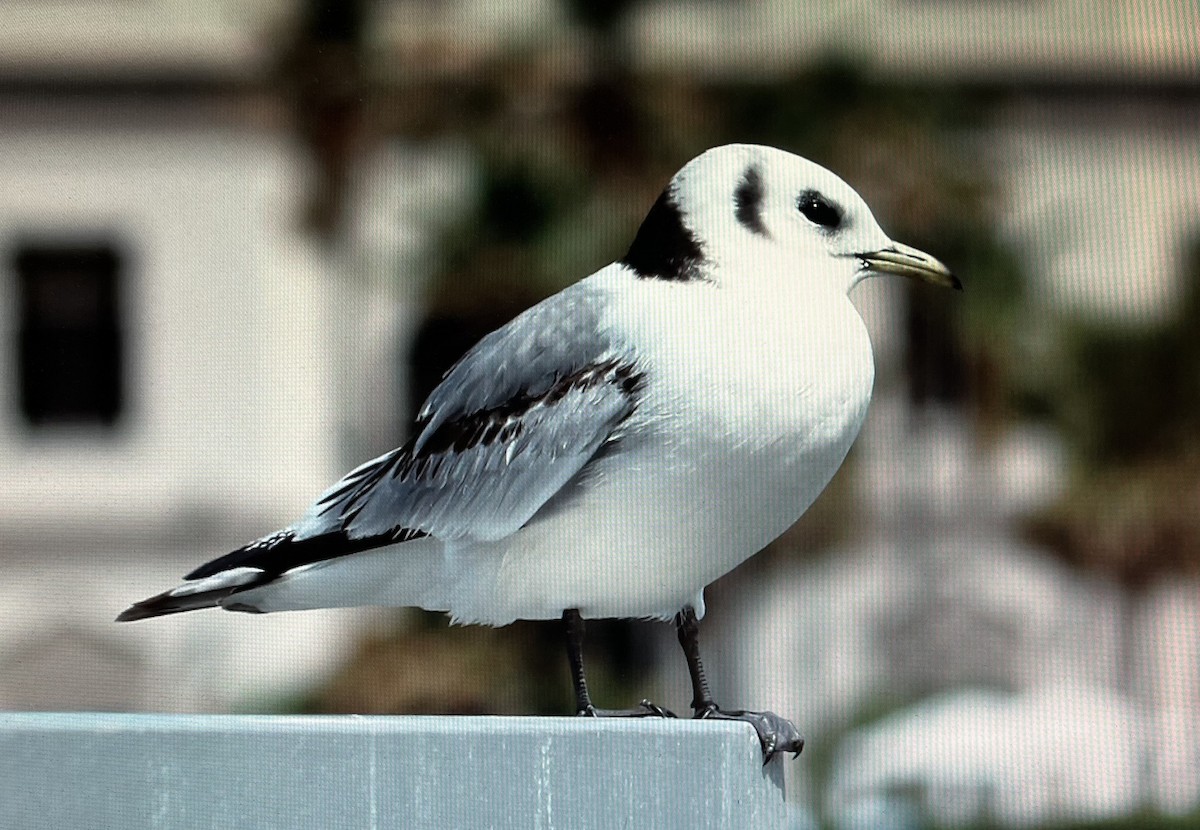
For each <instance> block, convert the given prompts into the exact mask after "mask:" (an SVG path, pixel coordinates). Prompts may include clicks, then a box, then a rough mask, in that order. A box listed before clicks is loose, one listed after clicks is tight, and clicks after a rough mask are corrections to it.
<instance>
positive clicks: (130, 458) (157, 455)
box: [0, 119, 341, 531]
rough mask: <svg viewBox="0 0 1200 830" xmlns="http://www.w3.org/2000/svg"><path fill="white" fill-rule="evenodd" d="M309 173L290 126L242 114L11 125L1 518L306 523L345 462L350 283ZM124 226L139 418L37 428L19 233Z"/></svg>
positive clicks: (32, 524)
mask: <svg viewBox="0 0 1200 830" xmlns="http://www.w3.org/2000/svg"><path fill="white" fill-rule="evenodd" d="M298 167H299V161H298V159H297V158H296V154H295V152H294V151H293V150H292V149H291V148H290V147H289V146H288V145H287V144H286V143H285V142H284V141H283V140H282V138H281V137H280V136H275V135H271V134H269V133H265V132H256V131H251V130H249V129H247V128H239V127H229V128H223V129H216V128H210V127H200V128H197V127H190V128H187V129H180V130H169V129H166V128H162V127H158V128H155V127H141V128H139V127H136V126H131V127H124V128H117V129H113V128H112V126H111V125H109V126H108V127H107V128H105V129H98V130H95V131H89V130H79V129H73V128H72V127H71V125H70V124H69V122H68V121H67V120H65V119H64V120H63V121H61V122H60V123H59V124H58V125H55V126H49V127H48V126H47V125H46V124H45V123H43V124H41V125H39V126H38V127H37V129H36V130H35V129H32V128H31V129H28V130H20V129H17V130H11V129H10V130H7V131H0V194H3V196H2V197H0V269H2V270H0V390H3V391H2V392H0V480H2V481H4V482H6V483H7V486H5V487H2V488H0V530H3V529H5V528H10V529H11V528H13V527H16V528H20V529H21V530H23V531H30V530H35V529H36V528H39V527H41V526H49V527H50V528H54V529H61V528H63V527H64V526H65V527H75V526H80V527H94V526H96V525H102V524H104V523H106V522H107V523H110V525H111V526H121V525H137V526H140V527H142V528H146V527H148V526H149V527H153V526H155V525H156V523H165V525H166V526H167V528H168V529H169V527H170V526H171V525H172V524H175V523H177V522H184V521H196V520H202V521H203V520H211V519H212V517H220V520H221V521H223V522H230V521H233V522H237V521H240V520H244V521H247V522H250V523H255V522H257V521H259V520H261V518H262V517H264V516H273V517H275V520H279V518H285V519H286V518H287V517H290V516H291V515H293V514H295V513H296V512H298V511H299V510H302V509H303V507H304V506H305V505H306V504H307V502H308V500H309V499H310V498H311V497H312V495H313V494H314V493H315V492H317V491H319V490H320V489H321V488H322V487H323V486H325V485H326V484H327V483H328V482H329V480H330V478H331V476H334V475H336V474H337V473H338V472H339V471H340V466H341V465H340V463H339V460H338V459H336V458H335V444H336V436H335V435H333V434H331V433H332V430H331V429H330V428H329V427H330V422H331V412H330V408H331V406H332V405H333V403H334V402H333V401H332V400H331V395H330V394H329V389H330V385H331V380H330V378H331V375H332V374H333V372H334V368H333V366H332V365H331V363H330V360H329V359H328V355H329V354H330V350H329V347H328V344H329V338H330V337H332V336H336V333H335V332H331V331H330V330H329V328H328V326H327V325H326V319H327V317H328V314H329V304H330V302H331V301H332V300H333V296H334V295H335V294H336V290H337V288H338V284H337V282H336V281H335V280H333V279H331V278H330V277H329V276H328V275H327V274H326V273H324V271H325V270H326V269H325V267H324V266H323V264H322V258H321V256H320V255H319V253H318V251H316V250H315V249H314V247H313V245H312V243H311V242H310V241H309V240H308V239H307V238H306V237H305V236H304V235H303V234H302V232H301V230H300V228H299V222H298V217H299V214H300V205H299V196H300V195H301V194H300V191H299V181H298V179H299V177H298V173H299V172H300V171H299V169H298ZM107 239H112V240H113V241H115V242H116V243H117V245H118V246H119V247H120V249H121V251H122V253H123V254H124V255H125V256H126V258H127V259H126V262H128V265H129V268H128V271H127V275H128V278H127V279H126V280H125V282H124V285H125V286H126V288H127V291H126V296H125V299H126V303H125V306H124V327H125V332H126V341H125V342H126V351H127V369H128V371H127V390H128V394H127V405H126V411H125V415H124V417H123V419H122V421H121V423H120V425H119V427H118V428H117V429H116V430H115V431H113V432H111V433H108V432H104V431H101V430H87V429H83V430H80V429H74V430H71V429H53V428H39V429H31V428H30V427H29V426H28V425H27V424H25V423H24V421H23V418H22V416H21V414H20V412H19V411H18V404H17V396H16V394H15V392H16V378H15V360H14V354H13V349H14V346H15V340H14V338H15V329H14V325H15V322H16V321H15V316H14V315H15V311H16V310H15V308H14V306H13V300H14V297H13V285H14V280H13V275H12V274H11V272H10V269H11V267H12V260H11V255H12V251H13V246H14V245H15V244H19V243H21V242H25V241H29V240H33V241H44V242H52V243H53V242H60V241H63V242H71V241H79V240H84V241H87V240H107ZM263 529H264V530H266V529H269V528H266V527H264V528H263Z"/></svg>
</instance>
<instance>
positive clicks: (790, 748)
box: [692, 703, 804, 764]
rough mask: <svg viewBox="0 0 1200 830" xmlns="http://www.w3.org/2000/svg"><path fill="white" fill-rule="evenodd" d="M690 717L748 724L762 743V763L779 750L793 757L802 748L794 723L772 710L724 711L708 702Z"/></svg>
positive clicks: (802, 742)
mask: <svg viewBox="0 0 1200 830" xmlns="http://www.w3.org/2000/svg"><path fill="white" fill-rule="evenodd" d="M692 717H694V718H699V719H701V720H740V721H743V722H745V723H748V724H750V725H751V726H753V727H754V731H755V732H757V733H758V742H759V743H760V744H762V751H763V763H764V764H765V763H767V762H768V761H770V760H771V759H772V758H774V757H775V755H776V754H778V753H780V752H791V753H793V757H795V756H796V755H799V754H800V751H801V750H802V749H804V738H803V737H802V736H801V735H800V730H798V729H797V728H796V725H795V724H794V723H792V722H791V721H790V720H788V719H787V718H782V717H780V716H779V715H777V714H775V713H774V712H743V711H734V712H725V711H722V710H721V709H719V708H717V705H716V704H715V703H710V704H708V705H707V706H703V707H701V708H699V709H697V710H696V712H695V714H693V715H692Z"/></svg>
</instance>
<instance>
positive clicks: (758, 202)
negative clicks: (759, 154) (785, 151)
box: [733, 165, 771, 236]
mask: <svg viewBox="0 0 1200 830" xmlns="http://www.w3.org/2000/svg"><path fill="white" fill-rule="evenodd" d="M733 201H734V204H735V205H736V209H735V211H734V216H736V217H737V220H738V222H740V223H741V224H742V227H744V228H745V229H746V230H748V231H750V232H751V233H756V234H758V235H759V236H770V235H771V234H769V233H768V232H767V226H766V225H765V224H764V223H763V217H762V204H763V180H762V174H761V173H759V172H758V168H757V167H755V166H754V165H750V166H749V167H747V168H746V172H745V173H743V174H742V180H741V181H740V182H738V186H737V190H735V191H733Z"/></svg>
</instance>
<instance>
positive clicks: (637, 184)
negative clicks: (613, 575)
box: [0, 0, 1200, 830]
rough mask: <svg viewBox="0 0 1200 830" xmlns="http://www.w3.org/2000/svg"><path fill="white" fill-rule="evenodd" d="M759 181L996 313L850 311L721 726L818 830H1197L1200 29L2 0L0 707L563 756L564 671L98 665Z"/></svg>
mask: <svg viewBox="0 0 1200 830" xmlns="http://www.w3.org/2000/svg"><path fill="white" fill-rule="evenodd" d="M729 141H754V142H761V143H769V144H773V145H776V146H780V147H784V148H786V149H789V150H793V151H795V152H798V153H800V154H802V155H805V156H807V157H809V158H812V159H814V160H816V161H818V162H821V163H823V164H825V165H826V166H828V167H831V168H832V169H834V170H835V171H837V172H839V173H840V174H841V175H842V176H843V177H844V178H845V179H847V180H848V181H849V182H850V183H851V184H852V185H853V186H854V187H855V188H856V189H857V190H858V191H859V192H860V193H861V194H863V196H864V197H865V199H866V200H867V202H868V203H869V204H870V205H871V206H872V207H873V209H874V210H875V213H876V216H877V217H878V218H879V220H880V222H881V224H882V225H883V226H884V227H885V228H886V229H887V230H888V231H889V232H890V233H891V235H892V236H893V238H896V239H899V240H902V241H904V242H907V243H910V244H913V245H917V246H918V247H921V248H923V249H926V250H928V251H930V252H931V253H933V254H935V255H936V256H938V257H940V258H942V259H943V260H945V261H946V262H948V263H949V264H950V265H951V266H952V267H954V268H955V270H956V271H957V272H958V273H959V274H960V275H961V276H962V278H963V282H964V283H965V285H966V291H965V292H964V293H963V294H961V295H951V294H950V292H937V291H935V290H926V289H924V288H921V287H917V286H914V285H910V284H907V283H904V282H902V281H900V280H890V281H885V280H878V281H873V282H871V283H868V284H866V285H864V286H862V287H860V288H859V289H858V290H857V291H856V293H855V295H854V300H855V302H856V303H857V304H858V305H859V307H860V309H861V310H862V312H863V314H864V317H865V318H866V319H867V321H868V325H869V327H870V329H871V332H872V336H873V340H874V344H875V350H876V356H877V363H878V368H879V371H878V380H877V383H876V391H875V401H874V404H873V407H872V410H871V414H870V417H869V420H868V423H867V426H866V428H865V429H864V431H863V434H862V436H861V438H860V440H859V442H858V444H857V445H856V447H855V449H854V450H853V452H852V454H851V457H850V459H849V461H848V463H847V464H846V466H845V468H844V469H843V470H842V472H841V473H840V474H839V476H838V478H837V479H836V480H835V482H834V484H833V485H832V486H831V487H830V489H829V491H828V492H827V493H826V494H825V496H823V497H822V499H821V500H820V501H819V502H818V504H817V505H816V506H815V507H814V508H813V509H812V510H811V511H810V512H809V514H808V515H807V516H806V517H805V518H804V519H803V520H802V521H801V522H800V524H799V525H798V526H797V527H796V528H795V529H794V530H793V531H792V532H791V533H789V534H788V535H786V536H785V537H784V538H783V539H781V540H779V541H778V542H777V543H776V544H774V545H772V546H771V548H769V549H768V550H767V551H766V552H764V553H763V554H760V555H759V556H758V557H756V558H755V559H753V560H751V561H750V562H748V563H747V564H746V565H744V566H743V567H741V568H740V569H738V570H737V571H735V572H734V573H732V574H730V575H729V576H728V577H726V578H724V579H722V580H721V581H720V582H718V583H717V584H716V585H714V586H713V587H712V588H711V589H710V591H709V592H708V595H707V598H708V605H709V615H708V617H707V618H706V619H705V621H704V623H703V628H702V638H703V639H704V641H705V650H706V654H707V659H708V662H709V668H710V673H711V675H712V679H713V681H714V686H715V691H716V692H717V698H718V700H720V701H724V702H726V703H728V704H730V705H736V706H746V707H762V708H771V709H774V710H776V711H778V712H780V713H782V714H784V715H786V716H788V717H791V718H793V719H794V720H795V721H796V722H797V723H798V724H799V725H800V726H801V728H802V729H803V730H804V732H805V733H806V735H807V737H808V739H809V748H808V749H807V750H806V751H805V753H804V755H803V756H802V757H801V758H800V760H799V761H797V762H795V763H792V764H791V765H790V766H789V768H788V775H789V794H790V797H792V798H793V799H794V800H795V801H796V803H797V805H798V810H799V812H798V815H800V816H805V817H807V819H805V820H808V821H811V823H812V824H813V826H818V825H819V826H828V827H837V828H846V829H847V830H850V829H851V828H917V827H926V826H952V827H976V826H989V827H996V826H999V827H1035V826H1049V825H1053V826H1055V827H1062V826H1099V825H1097V822H1100V823H1103V826H1104V827H1109V828H1115V827H1168V826H1169V827H1185V826H1189V827H1190V826H1196V825H1195V822H1200V813H1198V812H1197V810H1198V809H1200V8H1198V7H1197V5H1196V4H1195V3H1193V2H1190V0H1169V1H1168V2H1159V3H1151V4H1147V3H1137V2H1122V1H1121V0H1107V1H1104V2H1098V3H1083V2H1078V0H1044V2H1038V3H1033V2H945V1H937V0H890V1H889V0H873V1H870V0H838V2H828V3H820V4H799V3H788V2H782V0H740V1H739V0H704V1H703V2H702V1H701V0H695V1H694V2H689V3H668V2H663V1H662V0H659V1H657V2H639V0H608V2H597V3H590V2H586V1H585V0H559V1H558V2H556V1H555V0H521V2H513V3H495V2H483V1H482V0H421V1H419V2H418V1H417V0H410V1H409V2H402V1H401V0H374V2H372V1H371V0H356V1H355V2H350V1H349V0H347V1H346V2H339V3H334V2H324V1H323V0H270V1H269V2H259V3H233V2H223V0H191V2H186V3H185V2H174V1H173V0H172V1H168V0H159V2H142V3H132V2H115V1H112V2H101V1H100V0H72V1H71V2H67V0H58V2H47V0H7V2H5V3H3V4H2V5H0V388H3V390H4V392H3V394H2V395H0V402H2V411H0V481H2V482H3V486H2V487H0V708H6V709H93V710H156V711H204V712H220V711H254V712H281V711H282V712H287V711H310V712H341V711H352V712H388V711H391V712H513V713H516V712H526V713H532V712H545V713H565V712H567V711H568V710H569V708H570V699H571V697H570V688H569V683H568V679H567V673H566V668H565V661H564V660H563V655H562V653H561V641H560V634H559V632H558V631H557V629H556V627H555V626H554V625H551V624H535V623H520V624H517V625H514V626H512V627H510V628H508V629H504V630H500V631H491V630H485V629H449V628H448V626H447V625H446V622H445V620H444V619H443V618H441V617H439V616H436V615H427V614H423V613H419V612H389V611H380V610H351V611H319V612H307V613H295V614H282V615H273V616H267V617H250V616H247V615H238V614H226V613H218V612H206V613H199V614H189V615H182V616H178V617H173V618H169V619H164V620H159V621H155V622H150V623H142V624H138V625H127V626H117V625H114V624H112V622H111V620H112V618H113V616H114V615H115V614H116V613H117V612H119V611H120V610H121V609H122V608H124V607H125V606H126V605H127V604H128V603H129V602H130V601H132V600H135V599H140V598H142V597H143V596H146V595H148V594H150V593H154V592H157V591H159V590H162V589H164V588H166V587H169V586H171V585H173V584H175V581H176V579H177V578H178V577H179V576H181V575H182V573H184V572H185V571H187V570H189V569H190V568H191V567H193V566H194V565H196V564H198V563H200V562H202V561H205V560H207V559H209V558H212V557H214V556H216V555H219V554H221V553H224V552H226V551H227V550H230V549H232V548H234V547H237V546H239V545H240V544H241V543H243V542H244V541H246V540H248V539H250V538H253V537H255V536H258V535H260V534H261V533H264V532H266V531H269V530H272V529H274V528H276V527H278V526H281V525H283V524H285V523H287V522H289V521H290V520H292V519H293V518H295V517H296V516H297V515H299V513H300V512H301V511H302V510H303V509H304V508H305V506H306V505H307V503H308V502H309V501H310V500H311V498H312V497H313V496H314V495H315V494H316V493H317V492H319V491H320V490H321V489H322V488H323V487H324V486H325V485H326V484H328V483H329V482H331V481H332V480H334V479H335V478H336V477H337V476H338V475H340V474H341V473H342V472H344V471H345V470H346V469H348V468H349V467H351V466H353V465H354V464H356V463H358V462H360V461H362V460H365V459H367V458H369V457H372V456H374V455H375V454H377V453H379V452H382V451H384V450H386V449H389V448H390V447H392V446H394V445H395V444H397V443H398V442H400V441H401V440H403V438H404V437H405V430H406V428H407V425H408V423H409V421H410V418H411V415H412V413H413V411H414V409H415V407H416V405H418V404H419V403H420V400H421V399H422V398H423V396H424V395H425V394H426V393H427V392H428V391H429V389H430V388H431V386H432V385H433V384H434V383H435V382H436V380H437V378H438V377H439V376H440V374H441V372H442V371H443V370H444V369H445V368H446V367H447V366H448V365H449V363H450V362H452V361H453V360H454V359H455V358H456V357H457V356H458V355H459V354H460V353H461V352H462V351H463V350H464V349H466V348H467V347H469V346H470V345H471V344H472V343H473V342H474V341H475V340H476V339H477V338H478V337H479V336H481V335H482V334H484V333H485V332H486V331H488V330H490V329H491V328H493V327H494V326H496V325H498V324H500V323H503V322H504V321H506V320H507V319H509V318H510V317H511V316H513V315H514V314H516V313H517V312H519V311H520V310H521V309H523V308H524V307H526V306H528V305H530V304H531V303H533V302H535V301H536V300H538V299H539V298H541V297H543V296H545V295H547V294H549V293H551V292H553V291H555V290H557V289H559V288H561V287H563V286H564V285H566V284H568V283H570V282H573V281H575V280H576V279H578V278H580V277H582V276H585V275H586V274H588V273H590V272H591V271H593V270H595V269H596V268H598V267H599V266H601V265H603V264H605V263H607V262H609V261H611V260H613V259H615V258H617V257H619V256H620V255H621V254H622V253H623V251H624V247H625V246H626V245H627V244H628V241H629V240H630V239H631V237H632V234H633V232H634V230H635V229H636V227H637V225H638V222H639V220H640V218H641V216H642V215H643V214H644V212H645V211H646V209H647V208H648V207H649V205H650V204H651V203H652V202H653V200H654V198H655V197H656V195H657V194H658V192H659V191H660V190H661V188H662V186H663V184H664V183H665V182H666V180H667V179H668V178H669V177H670V175H671V174H672V173H673V172H674V170H675V169H677V168H678V167H679V166H681V165H682V164H683V163H684V162H685V161H686V160H688V159H689V158H691V157H692V156H694V155H696V154H697V153H698V152H700V151H702V150H703V149H705V148H707V147H709V146H712V145H715V144H720V143H724V142H729ZM590 630H591V633H592V636H591V637H590V639H589V641H588V657H589V660H590V661H591V666H592V672H593V681H594V685H595V686H596V687H597V688H596V689H595V691H596V692H597V697H598V698H599V700H600V702H601V704H602V705H609V706H621V705H629V704H631V703H633V702H635V701H636V700H638V699H639V698H641V697H643V696H649V697H652V698H654V699H656V700H658V701H659V702H661V703H664V704H666V705H669V706H672V707H673V708H676V709H678V710H681V711H685V710H686V709H687V701H688V699H689V698H690V694H689V691H688V686H687V680H686V674H685V672H684V667H683V660H682V656H681V655H680V654H679V653H678V650H677V648H676V646H675V645H674V635H673V632H672V631H671V629H670V627H669V626H664V625H661V624H658V625H653V624H644V623H608V624H597V625H593V626H591V629H590Z"/></svg>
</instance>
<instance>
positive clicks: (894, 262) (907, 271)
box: [857, 242, 962, 291]
mask: <svg viewBox="0 0 1200 830" xmlns="http://www.w3.org/2000/svg"><path fill="white" fill-rule="evenodd" d="M857 256H858V258H859V260H861V261H862V263H863V266H864V269H865V270H866V271H869V272H872V273H876V274H899V275H900V276H902V277H912V278H913V279H916V280H921V281H922V282H930V283H933V284H934V285H940V286H942V287H943V288H953V289H954V290H955V291H962V283H961V282H960V281H959V279H958V277H956V276H954V274H953V273H951V271H950V269H949V268H947V267H946V266H945V264H943V263H942V262H941V261H940V260H938V259H935V258H934V257H931V256H930V255H929V254H927V253H925V252H924V251H918V250H917V249H916V248H911V247H909V246H908V245H901V244H900V243H899V242H893V243H892V244H891V245H890V246H888V247H887V248H883V249H882V250H878V251H872V252H870V253H866V254H858V255H857Z"/></svg>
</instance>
